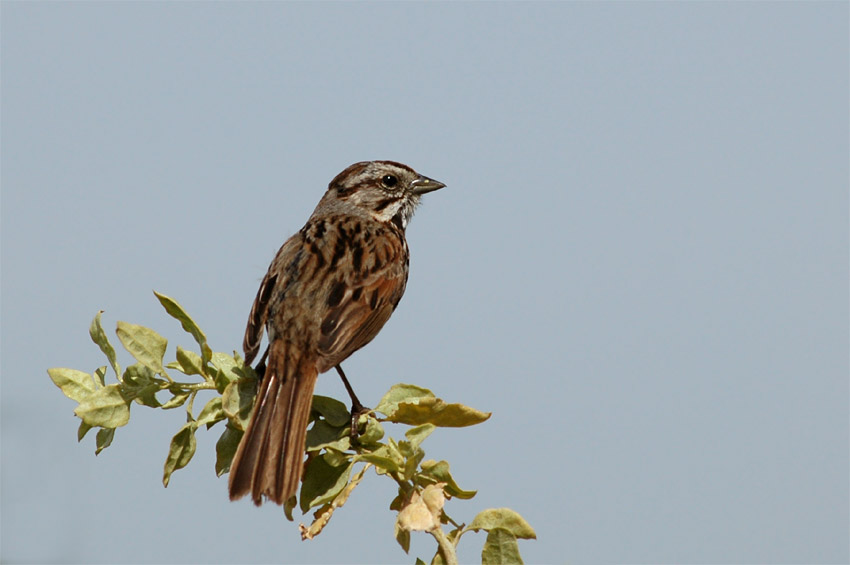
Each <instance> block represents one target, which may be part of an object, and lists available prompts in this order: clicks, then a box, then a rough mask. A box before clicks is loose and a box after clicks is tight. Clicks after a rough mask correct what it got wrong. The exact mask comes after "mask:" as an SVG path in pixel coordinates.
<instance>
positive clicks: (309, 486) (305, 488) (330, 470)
mask: <svg viewBox="0 0 850 565" xmlns="http://www.w3.org/2000/svg"><path fill="white" fill-rule="evenodd" d="M351 466H352V464H348V465H341V466H339V467H332V466H331V465H329V464H328V463H327V462H326V461H325V458H324V457H314V458H313V459H312V460H311V461H310V462H309V463H308V464H307V468H306V469H305V470H304V479H303V481H304V482H303V483H302V485H301V501H300V502H301V511H302V512H307V510H309V509H310V508H313V507H314V506H320V505H322V504H324V503H326V502H330V501H331V500H333V499H334V497H335V496H336V495H337V494H339V492H340V491H341V490H342V489H343V488H345V485H346V484H347V483H348V476H349V474H350V473H351Z"/></svg>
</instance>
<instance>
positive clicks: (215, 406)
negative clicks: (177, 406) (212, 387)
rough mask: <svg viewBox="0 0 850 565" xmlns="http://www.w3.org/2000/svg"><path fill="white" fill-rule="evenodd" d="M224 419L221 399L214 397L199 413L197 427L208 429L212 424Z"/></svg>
mask: <svg viewBox="0 0 850 565" xmlns="http://www.w3.org/2000/svg"><path fill="white" fill-rule="evenodd" d="M226 417H227V416H226V415H225V414H224V410H222V409H221V397H220V396H216V397H214V398H211V399H210V400H209V402H207V403H206V404H205V405H204V407H203V408H202V409H201V413H200V414H198V425H199V426H204V425H205V426H206V427H207V429H209V428H211V427H212V425H213V424H215V423H216V422H220V421H222V420H224V419H225V418H226Z"/></svg>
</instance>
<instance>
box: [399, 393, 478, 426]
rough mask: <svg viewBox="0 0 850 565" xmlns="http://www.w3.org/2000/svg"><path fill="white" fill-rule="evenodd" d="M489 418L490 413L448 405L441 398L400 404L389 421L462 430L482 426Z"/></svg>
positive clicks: (461, 405)
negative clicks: (466, 427) (476, 425)
mask: <svg viewBox="0 0 850 565" xmlns="http://www.w3.org/2000/svg"><path fill="white" fill-rule="evenodd" d="M489 417H490V412H481V411H480V410H476V409H475V408H470V407H469V406H464V405H463V404H446V403H445V402H443V401H442V400H441V399H439V398H421V399H419V401H418V402H417V403H406V402H405V403H400V404H398V406H397V409H396V411H395V412H394V413H393V414H392V415H390V416H388V419H389V420H390V421H391V422H395V423H397V424H408V425H410V426H418V425H421V424H434V425H435V426H439V427H441V428H462V427H465V426H474V425H475V424H480V423H481V422H484V421H485V420H487V419H488V418H489Z"/></svg>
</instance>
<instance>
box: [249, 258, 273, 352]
mask: <svg viewBox="0 0 850 565" xmlns="http://www.w3.org/2000/svg"><path fill="white" fill-rule="evenodd" d="M276 282H277V275H276V274H274V275H273V274H271V272H268V273H266V276H265V277H263V282H262V283H260V289H259V290H258V291H257V297H256V298H254V304H253V305H252V306H251V314H250V315H249V316H248V327H246V328H245V339H243V340H242V351H243V352H244V353H245V363H246V364H248V365H250V364H251V361H253V360H254V357H256V356H257V351H258V350H259V348H260V342H261V341H262V339H263V328H264V327H265V325H266V318H267V317H268V312H269V310H268V304H269V297H270V296H271V293H272V289H273V288H274V285H275V283H276Z"/></svg>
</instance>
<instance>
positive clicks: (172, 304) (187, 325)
mask: <svg viewBox="0 0 850 565" xmlns="http://www.w3.org/2000/svg"><path fill="white" fill-rule="evenodd" d="M154 294H155V295H156V297H157V299H158V300H159V303H160V304H162V307H163V308H165V311H166V312H168V314H169V315H170V316H171V317H172V318H175V319H176V320H178V321H179V322H180V325H181V326H183V330H185V331H186V332H188V333H190V334H191V335H192V337H193V338H195V341H196V342H197V343H198V345H199V346H200V348H201V356H202V357H203V360H204V362H207V361H209V360H210V359H211V358H212V350H211V349H210V346H209V345H207V336H206V334H204V332H202V331H201V328H199V327H198V324H196V323H195V320H193V319H192V318H191V317H190V316H189V314H187V313H186V311H185V310H184V309H183V307H182V306H180V304H178V303H177V301H176V300H174V299H173V298H171V297H169V296H166V295H164V294H160V293H158V292H156V291H154Z"/></svg>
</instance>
